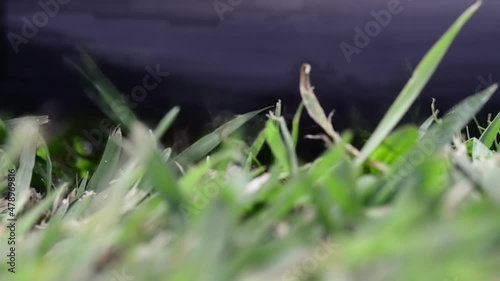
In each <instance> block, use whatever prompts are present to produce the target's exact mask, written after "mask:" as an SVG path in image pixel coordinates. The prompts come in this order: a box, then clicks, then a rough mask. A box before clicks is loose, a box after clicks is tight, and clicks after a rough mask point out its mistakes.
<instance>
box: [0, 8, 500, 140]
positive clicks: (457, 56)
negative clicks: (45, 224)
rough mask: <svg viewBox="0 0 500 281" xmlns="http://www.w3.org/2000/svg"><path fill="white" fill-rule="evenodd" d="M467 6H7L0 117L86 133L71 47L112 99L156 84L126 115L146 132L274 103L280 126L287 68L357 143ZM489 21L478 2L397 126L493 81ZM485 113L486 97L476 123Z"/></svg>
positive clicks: (90, 113)
mask: <svg viewBox="0 0 500 281" xmlns="http://www.w3.org/2000/svg"><path fill="white" fill-rule="evenodd" d="M398 2H399V4H398ZM473 2H474V1H472V0H441V1H435V0H418V1H411V0H401V1H397V0H372V1H361V0H253V1H252V0H220V1H219V0H216V1H213V0H51V1H49V0H40V1H39V0H11V1H7V2H6V3H5V4H4V5H5V7H4V9H5V19H4V20H5V23H6V27H5V29H6V30H5V33H6V34H5V35H6V37H5V38H6V41H5V46H4V47H5V48H6V52H7V55H6V56H4V59H5V60H7V61H6V62H2V65H3V66H5V65H6V66H7V67H6V71H7V73H6V74H7V77H4V78H6V79H4V80H3V81H2V82H1V85H0V95H1V97H2V99H1V103H0V111H1V112H2V114H4V115H5V114H7V115H8V114H10V115H19V114H26V113H44V114H49V115H51V118H52V119H53V120H56V121H57V120H63V119H68V118H70V119H71V118H73V119H74V120H80V121H81V122H83V123H86V124H88V123H87V120H92V119H94V118H95V116H99V115H96V114H97V112H99V111H98V109H97V107H96V106H95V105H94V104H93V103H92V101H91V100H90V99H89V98H88V97H87V96H86V94H85V93H84V91H83V89H84V87H83V86H84V83H82V79H81V77H79V76H78V75H77V73H75V72H74V71H73V70H71V69H70V68H69V67H68V66H67V65H66V64H65V63H64V60H63V57H65V56H66V57H70V58H75V56H76V54H77V51H76V48H75V46H82V47H84V48H86V49H87V50H88V51H89V52H90V54H91V55H92V56H93V57H94V58H95V60H96V61H97V62H98V64H99V65H100V66H101V67H102V69H103V71H104V73H105V74H106V75H107V76H108V77H109V78H110V79H111V81H113V82H114V83H115V84H116V86H117V87H118V88H119V89H120V91H122V92H123V93H124V94H126V95H127V94H130V93H131V91H132V89H133V88H134V87H135V86H138V85H142V84H143V78H144V77H145V76H146V75H147V74H148V71H147V70H146V67H148V66H149V67H151V68H153V69H154V68H156V67H158V68H159V69H160V70H161V72H168V73H169V75H168V77H166V78H165V79H162V82H161V83H159V85H158V86H157V87H155V88H154V89H153V90H151V91H148V93H147V97H146V98H145V99H144V100H142V101H140V102H138V103H137V104H138V105H137V107H136V108H135V109H134V110H135V111H136V112H138V115H139V116H140V118H141V119H144V120H147V121H148V122H151V123H154V122H156V121H158V120H159V118H161V117H162V115H163V114H165V112H166V111H167V110H168V109H169V108H171V107H172V106H173V105H180V106H181V108H182V111H181V112H182V114H181V122H184V123H182V126H184V127H190V126H191V127H192V128H195V127H196V126H195V125H199V124H204V123H210V122H213V121H214V119H216V120H217V118H215V117H216V116H221V115H222V116H225V115H230V114H221V113H220V112H230V113H243V112H246V111H249V110H254V109H258V108H262V107H264V106H268V105H273V104H274V103H275V102H276V100H277V99H282V101H283V104H284V107H285V109H284V110H285V113H286V114H287V115H291V114H293V113H294V111H295V109H296V107H297V105H298V103H299V102H300V96H299V91H298V81H299V79H298V78H299V76H298V74H299V68H300V65H301V64H302V63H303V62H308V63H310V64H311V65H312V67H313V68H312V70H313V72H312V83H313V85H314V86H315V88H316V94H317V95H318V97H319V99H320V101H321V102H322V104H323V106H324V107H325V109H326V110H327V111H330V110H331V109H336V114H335V117H334V125H335V126H337V128H339V129H342V128H345V127H347V126H349V127H363V128H365V129H366V130H370V129H371V128H373V126H375V125H376V124H377V121H378V120H379V119H380V118H381V116H382V115H383V113H384V112H385V111H386V110H387V108H388V107H389V105H390V104H391V103H392V101H393V100H394V99H395V97H396V96H397V94H398V93H399V91H400V90H401V88H402V87H403V85H404V84H405V83H406V81H407V80H408V78H409V77H410V74H411V71H412V69H413V68H414V67H415V66H416V64H417V63H418V62H419V60H420V59H421V58H422V57H423V55H424V54H425V52H426V51H427V50H429V48H430V47H431V46H432V45H433V44H434V43H435V42H436V40H437V39H438V38H439V37H440V35H441V34H443V33H444V32H445V30H446V29H447V28H448V27H449V26H450V25H451V24H452V23H453V22H454V21H455V20H456V18H457V17H458V16H459V15H460V14H461V13H462V12H463V11H464V10H465V9H466V8H467V7H468V6H469V5H471V4H472V3H473ZM396 4H397V7H398V11H399V13H397V14H392V15H391V19H390V21H389V22H388V24H387V26H385V27H381V28H380V30H379V31H378V32H377V34H376V35H375V36H373V37H372V38H370V42H369V44H368V45H367V46H366V47H363V48H359V53H355V54H352V55H351V56H350V59H349V60H350V62H348V59H346V57H345V55H344V53H343V52H342V49H341V47H340V44H341V43H342V42H345V43H347V44H350V45H352V46H355V44H354V39H355V34H356V32H355V30H354V28H355V27H360V28H361V29H364V28H365V26H366V25H367V24H368V23H369V22H370V21H372V20H374V16H373V15H372V13H373V12H377V13H379V11H381V10H387V9H388V5H396ZM372 11H373V12H372ZM44 13H45V18H47V20H45V18H44V16H43V14H44ZM499 14H500V2H499V1H495V0H486V1H484V5H483V6H482V7H481V9H480V10H479V12H478V13H477V14H476V15H475V16H474V17H473V18H472V20H471V21H470V22H469V23H468V24H467V25H466V26H465V28H464V30H463V31H462V32H461V33H460V35H459V36H458V39H457V40H456V41H455V43H454V44H453V46H452V47H451V49H450V51H449V53H448V54H447V56H446V57H445V59H444V61H443V63H442V64H441V66H440V67H439V69H438V71H437V73H436V75H435V76H434V77H433V78H432V80H431V82H430V83H429V85H428V86H427V87H426V89H425V91H424V93H423V95H422V97H421V98H420V99H419V101H418V102H417V105H416V106H415V107H414V108H413V109H412V110H411V111H410V113H409V114H408V118H407V120H409V121H419V120H423V119H424V118H426V117H427V116H428V115H429V113H430V106H429V105H430V102H431V98H433V97H434V98H436V99H437V107H438V108H441V109H447V108H449V107H450V106H452V105H454V104H456V103H457V102H458V101H460V100H461V99H463V98H464V97H466V96H467V95H470V94H472V93H474V92H475V91H477V90H478V89H482V88H484V87H485V86H487V85H489V84H491V83H492V82H496V81H498V80H500V52H499V51H498V50H500V36H499V35H500V29H499V28H498V27H499V26H500V17H498V15H499ZM23 18H24V20H23ZM27 21H28V22H29V23H26V22H27ZM33 23H38V25H39V26H40V27H37V28H36V29H37V31H36V32H32V33H33V34H30V33H29V27H26V26H27V25H29V24H33ZM23 28H24V30H23ZM27 32H28V33H27ZM28 37H31V38H28ZM13 42H14V43H13ZM499 108H500V96H499V94H497V95H496V96H495V97H494V98H493V100H492V101H491V102H490V103H489V105H488V107H487V108H486V109H485V111H484V112H493V113H496V112H497V111H498V109H499ZM222 119H224V118H222ZM215 123H217V122H215ZM305 124H306V125H307V126H308V125H311V124H310V123H309V124H308V123H307V122H306V123H305ZM306 125H305V126H306ZM191 127H190V128H191ZM193 130H198V128H196V129H193ZM307 130H308V129H307V128H306V129H305V132H308V131H307Z"/></svg>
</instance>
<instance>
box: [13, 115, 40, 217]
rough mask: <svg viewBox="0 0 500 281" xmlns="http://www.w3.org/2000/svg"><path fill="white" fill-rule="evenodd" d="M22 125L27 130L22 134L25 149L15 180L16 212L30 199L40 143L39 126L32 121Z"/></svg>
mask: <svg viewBox="0 0 500 281" xmlns="http://www.w3.org/2000/svg"><path fill="white" fill-rule="evenodd" d="M20 126H23V127H24V128H25V129H26V131H25V133H24V134H23V136H22V137H23V138H24V139H23V140H21V142H22V143H23V149H22V152H21V158H20V160H19V168H18V169H17V172H16V180H15V188H16V190H15V196H16V213H19V212H20V211H21V210H22V209H23V207H24V204H25V203H26V202H27V201H28V200H29V194H30V184H31V177H32V175H33V169H34V167H35V159H36V149H37V144H38V127H37V126H34V124H33V123H31V122H27V123H23V124H21V125H20Z"/></svg>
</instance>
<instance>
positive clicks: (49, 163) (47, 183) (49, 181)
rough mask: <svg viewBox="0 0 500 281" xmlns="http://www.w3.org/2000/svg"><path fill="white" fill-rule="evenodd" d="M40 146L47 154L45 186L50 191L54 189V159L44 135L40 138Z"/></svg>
mask: <svg viewBox="0 0 500 281" xmlns="http://www.w3.org/2000/svg"><path fill="white" fill-rule="evenodd" d="M40 146H41V147H40V150H42V151H43V154H44V156H45V174H44V180H45V186H46V188H47V192H49V193H50V192H51V191H52V159H51V158H50V151H49V147H48V146H47V143H46V142H45V139H44V138H43V137H41V138H40Z"/></svg>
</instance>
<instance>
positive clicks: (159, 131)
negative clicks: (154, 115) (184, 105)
mask: <svg viewBox="0 0 500 281" xmlns="http://www.w3.org/2000/svg"><path fill="white" fill-rule="evenodd" d="M179 111H180V108H179V107H178V106H176V107H174V108H172V109H171V110H170V111H169V112H168V113H167V114H166V115H165V117H163V118H162V119H161V121H160V123H159V124H158V126H157V127H156V129H155V131H154V134H155V138H156V140H159V139H161V137H162V136H163V135H164V134H165V132H166V131H167V130H168V128H170V126H171V125H172V123H173V122H174V120H175V118H176V117H177V115H178V114H179Z"/></svg>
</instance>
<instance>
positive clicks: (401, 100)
mask: <svg viewBox="0 0 500 281" xmlns="http://www.w3.org/2000/svg"><path fill="white" fill-rule="evenodd" d="M480 6H481V1H477V2H476V3H474V4H473V5H472V6H470V7H469V8H468V9H467V10H466V11H465V12H464V13H463V14H462V15H461V16H460V17H459V18H458V19H457V21H455V23H454V24H453V25H452V26H451V27H450V28H449V29H448V31H446V33H445V34H444V35H443V36H442V37H441V38H440V39H439V41H438V42H437V43H436V44H435V45H434V46H433V47H432V48H431V50H430V51H429V52H428V53H427V54H426V55H425V57H424V58H423V59H422V61H421V62H420V63H419V65H418V66H417V68H416V69H415V72H414V74H413V77H412V78H411V79H410V81H408V83H407V84H406V86H405V87H404V88H403V90H402V91H401V93H400V94H399V96H398V97H397V98H396V100H395V101H394V103H393V104H392V105H391V107H390V108H389V110H388V111H387V113H386V114H385V116H384V117H383V118H382V121H381V122H380V123H379V125H378V126H377V128H376V129H375V131H374V132H373V134H372V135H371V137H370V139H368V141H367V142H366V144H365V145H364V147H363V149H362V150H361V152H360V155H359V156H358V157H357V159H356V160H355V161H354V163H355V165H361V164H362V163H363V162H365V161H366V160H367V159H368V157H369V156H370V154H371V153H372V152H373V151H374V150H375V149H376V148H377V147H378V146H379V144H380V143H381V142H382V141H383V140H384V139H385V138H386V137H387V135H388V134H389V133H390V132H391V130H392V129H394V127H395V126H396V125H397V124H398V123H399V121H400V120H401V118H402V117H403V115H404V114H405V113H406V112H407V111H408V109H409V108H410V106H411V105H412V104H413V102H414V101H415V99H416V98H417V97H418V96H419V95H420V93H421V91H422V89H423V88H424V87H425V85H426V84H427V82H428V81H429V79H430V78H431V77H432V75H433V73H434V72H435V71H436V69H437V67H438V65H439V63H440V62H441V60H442V59H443V57H444V55H445V54H446V52H447V50H448V48H449V47H450V45H451V43H452V42H453V40H454V39H455V37H456V36H457V34H458V33H459V31H460V30H461V29H462V27H463V26H464V24H465V23H466V22H467V21H468V20H469V19H470V18H471V16H472V15H473V14H474V13H475V12H476V11H477V10H478V9H479V7H480Z"/></svg>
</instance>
